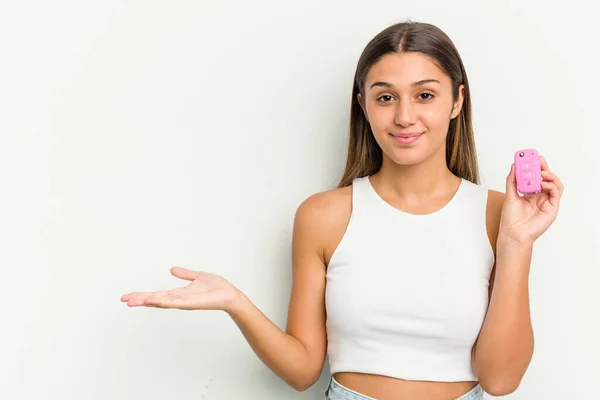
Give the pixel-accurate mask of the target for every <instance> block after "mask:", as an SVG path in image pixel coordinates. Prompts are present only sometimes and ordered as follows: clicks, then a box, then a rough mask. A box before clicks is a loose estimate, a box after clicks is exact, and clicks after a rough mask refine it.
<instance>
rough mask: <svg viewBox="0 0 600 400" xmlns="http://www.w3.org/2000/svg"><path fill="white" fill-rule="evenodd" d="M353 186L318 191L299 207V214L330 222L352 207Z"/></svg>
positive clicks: (325, 222)
mask: <svg viewBox="0 0 600 400" xmlns="http://www.w3.org/2000/svg"><path fill="white" fill-rule="evenodd" d="M351 203H352V186H351V185H350V186H345V187H341V188H335V189H330V190H325V191H322V192H317V193H314V194H312V195H310V196H309V197H307V198H306V199H305V200H304V201H303V202H302V203H301V204H300V206H299V207H298V211H297V215H300V216H301V217H304V218H310V219H317V220H319V221H321V222H322V223H324V224H327V223H330V222H331V221H332V220H334V219H336V217H338V216H339V215H340V214H345V209H346V208H348V209H350V208H351V207H352V204H351Z"/></svg>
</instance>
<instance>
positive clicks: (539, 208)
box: [473, 156, 564, 396]
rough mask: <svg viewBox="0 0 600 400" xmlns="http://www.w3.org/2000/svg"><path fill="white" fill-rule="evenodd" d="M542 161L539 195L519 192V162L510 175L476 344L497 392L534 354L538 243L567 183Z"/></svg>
mask: <svg viewBox="0 0 600 400" xmlns="http://www.w3.org/2000/svg"><path fill="white" fill-rule="evenodd" d="M540 165H541V167H542V178H543V181H542V191H541V192H540V193H537V194H535V195H532V196H520V195H519V194H518V192H517V187H516V183H515V171H514V164H512V165H511V169H510V173H509V174H508V176H507V177H506V194H505V196H504V201H503V204H502V208H501V211H500V212H501V215H500V218H499V221H500V222H499V225H498V235H497V240H496V262H495V265H494V270H495V271H494V274H493V277H492V279H493V281H492V282H490V286H491V288H490V289H491V294H490V302H489V306H488V311H487V314H486V317H485V320H484V322H483V325H482V328H481V332H480V334H479V337H478V339H477V342H476V344H475V347H474V348H473V368H474V369H475V371H476V373H477V377H478V379H479V382H480V384H481V386H482V388H483V389H484V390H485V391H486V392H487V393H489V394H491V395H493V396H504V395H507V394H509V393H512V392H514V391H515V390H516V389H517V388H518V386H519V384H520V382H521V380H522V378H523V376H524V374H525V371H526V370H527V367H528V366H529V363H530V362H531V358H532V356H533V347H534V337H533V336H534V335H533V328H532V326H531V317H530V311H529V270H530V265H531V256H532V251H533V243H534V242H535V240H536V239H537V238H539V237H540V236H541V235H542V234H543V233H544V232H545V231H546V230H547V229H548V228H549V227H550V225H551V224H552V223H553V222H554V220H555V219H556V216H557V214H558V208H559V204H560V198H561V196H562V193H563V189H564V186H563V184H562V182H561V181H560V179H559V178H558V177H557V176H556V175H555V174H553V173H552V172H551V171H550V169H549V168H548V164H547V163H546V160H545V159H544V157H542V156H540Z"/></svg>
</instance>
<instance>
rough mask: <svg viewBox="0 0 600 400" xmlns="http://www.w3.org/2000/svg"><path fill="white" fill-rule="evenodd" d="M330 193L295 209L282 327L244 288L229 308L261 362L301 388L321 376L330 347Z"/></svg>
mask: <svg viewBox="0 0 600 400" xmlns="http://www.w3.org/2000/svg"><path fill="white" fill-rule="evenodd" d="M326 197H327V194H326V193H318V194H315V195H313V196H311V197H309V198H308V199H306V200H305V201H304V202H303V203H302V204H301V205H300V206H299V207H298V210H297V211H296V215H295V218H294V227H293V234H292V291H291V295H290V303H289V307H288V317H287V328H286V331H285V332H284V331H282V330H281V329H280V328H279V327H278V326H277V325H275V324H274V323H273V322H272V321H271V320H270V319H269V318H267V317H266V316H265V315H264V314H263V313H262V312H261V311H260V310H259V309H258V308H257V307H256V306H255V305H254V304H252V302H251V301H250V300H249V299H248V298H247V297H246V296H245V295H243V294H242V293H241V292H240V294H239V296H238V298H237V300H236V301H234V302H233V303H232V304H231V306H230V307H228V309H227V310H226V311H227V312H228V314H229V315H230V316H231V318H232V319H233V321H234V322H235V323H236V324H237V326H238V327H239V329H240V331H241V332H242V334H243V335H244V337H245V338H246V340H247V341H248V344H250V346H251V348H252V350H254V352H255V353H256V355H257V356H258V357H259V358H260V360H261V361H262V362H263V363H264V364H265V365H266V366H267V367H268V368H269V369H271V370H272V371H273V372H274V373H275V374H276V375H278V376H279V377H280V378H281V379H283V380H284V381H285V382H287V383H288V384H289V385H290V386H291V387H293V388H294V389H296V390H299V391H303V390H306V389H308V388H309V387H310V386H312V385H313V384H314V383H315V382H316V381H317V380H318V379H319V376H320V375H321V371H322V368H323V363H324V361H325V354H326V351H327V336H326V332H325V263H324V261H323V256H322V254H323V251H322V248H323V243H324V242H325V241H324V237H323V235H324V233H325V232H326V231H327V229H326V227H325V226H323V224H324V223H325V222H326V221H327V218H326V217H325V215H324V213H325V212H326V208H327V207H326V204H327V202H328V201H327V200H328V199H326Z"/></svg>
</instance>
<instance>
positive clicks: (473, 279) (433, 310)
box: [325, 177, 494, 382]
mask: <svg viewBox="0 0 600 400" xmlns="http://www.w3.org/2000/svg"><path fill="white" fill-rule="evenodd" d="M487 197H488V191H487V188H485V187H483V186H481V185H476V184H474V183H472V182H470V181H468V180H466V179H462V181H461V184H460V186H459V188H458V190H457V192H456V193H455V195H454V196H453V198H452V199H451V200H450V202H448V203H447V204H446V205H445V206H444V207H442V208H441V209H440V210H438V211H437V212H434V213H432V214H426V215H417V214H410V213H406V212H403V211H400V210H399V209H397V208H395V207H393V206H392V205H390V204H389V203H387V202H386V201H385V200H383V198H381V197H380V196H379V195H378V194H377V192H376V191H375V189H374V188H373V186H372V185H371V183H370V180H369V178H368V177H362V178H357V179H355V180H354V182H353V183H352V214H351V217H350V221H349V223H348V226H347V228H346V232H345V233H344V236H343V237H342V240H341V241H340V243H339V245H338V247H337V248H336V250H335V251H334V253H333V255H332V257H331V260H330V262H329V265H328V267H327V275H326V278H327V284H326V290H325V301H326V309H327V324H326V325H327V341H328V349H327V355H328V358H329V368H330V372H331V373H332V374H333V373H336V372H344V371H345V372H361V373H370V374H378V375H385V376H391V377H396V378H400V379H405V380H428V381H440V382H455V381H477V376H476V375H475V372H474V370H473V367H472V363H471V349H472V347H473V345H474V344H475V340H476V339H477V336H478V335H479V332H480V329H481V326H482V324H483V320H484V318H485V314H486V312H487V307H488V301H489V299H488V288H489V279H490V275H491V271H492V267H493V264H494V253H493V250H492V247H491V245H490V242H489V239H488V236H487V231H486V203H487Z"/></svg>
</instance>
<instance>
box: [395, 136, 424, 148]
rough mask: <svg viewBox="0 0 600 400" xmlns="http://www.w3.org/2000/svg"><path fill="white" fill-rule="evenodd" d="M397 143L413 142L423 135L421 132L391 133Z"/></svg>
mask: <svg viewBox="0 0 600 400" xmlns="http://www.w3.org/2000/svg"><path fill="white" fill-rule="evenodd" d="M391 135H392V137H393V138H394V140H395V141H396V143H398V144H403V145H407V144H413V143H415V142H416V141H417V140H419V138H420V137H421V136H422V135H423V133H407V134H396V135H394V134H391Z"/></svg>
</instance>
